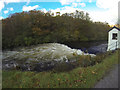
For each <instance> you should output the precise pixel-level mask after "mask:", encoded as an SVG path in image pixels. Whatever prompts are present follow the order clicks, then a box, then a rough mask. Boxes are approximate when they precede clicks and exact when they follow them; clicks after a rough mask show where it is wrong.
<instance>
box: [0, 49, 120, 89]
mask: <svg viewBox="0 0 120 90" xmlns="http://www.w3.org/2000/svg"><path fill="white" fill-rule="evenodd" d="M118 55H119V54H118V51H116V52H115V53H113V54H111V55H108V57H107V58H105V59H104V60H103V61H102V62H101V63H98V64H96V65H94V66H89V67H78V68H75V69H73V70H71V71H69V72H53V71H49V72H39V73H37V72H29V71H25V72H21V71H16V70H15V71H3V72H2V86H3V88H92V87H94V85H95V84H96V82H98V81H99V80H100V79H101V78H102V77H103V76H104V75H105V74H106V72H108V71H109V70H110V68H112V67H113V66H114V65H115V64H118Z"/></svg>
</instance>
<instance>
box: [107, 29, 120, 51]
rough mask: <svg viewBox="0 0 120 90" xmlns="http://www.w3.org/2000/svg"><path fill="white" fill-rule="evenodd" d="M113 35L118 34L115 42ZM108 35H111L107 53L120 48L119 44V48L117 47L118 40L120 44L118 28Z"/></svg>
mask: <svg viewBox="0 0 120 90" xmlns="http://www.w3.org/2000/svg"><path fill="white" fill-rule="evenodd" d="M118 32H119V33H118ZM113 33H118V37H117V40H113V39H112V36H113ZM108 34H109V35H108V49H107V51H109V50H115V49H116V48H118V47H119V48H120V45H119V46H118V43H117V47H116V42H118V40H119V42H120V31H119V30H117V29H116V28H113V29H112V30H111V31H109V33H108Z"/></svg>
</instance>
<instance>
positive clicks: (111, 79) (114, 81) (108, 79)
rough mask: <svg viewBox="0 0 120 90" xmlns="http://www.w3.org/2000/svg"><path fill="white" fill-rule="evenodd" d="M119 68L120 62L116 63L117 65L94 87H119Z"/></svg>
mask: <svg viewBox="0 0 120 90" xmlns="http://www.w3.org/2000/svg"><path fill="white" fill-rule="evenodd" d="M118 69H119V70H120V64H119V65H115V67H114V68H113V69H112V70H111V71H110V72H109V73H108V74H107V75H106V76H105V77H104V78H103V79H101V80H100V81H99V82H98V83H97V84H96V85H95V87H94V88H118V87H119V86H118ZM119 88H120V87H119Z"/></svg>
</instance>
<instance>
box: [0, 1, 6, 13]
mask: <svg viewBox="0 0 120 90" xmlns="http://www.w3.org/2000/svg"><path fill="white" fill-rule="evenodd" d="M4 6H5V5H4V2H3V1H0V12H1V10H2V9H3V8H4Z"/></svg>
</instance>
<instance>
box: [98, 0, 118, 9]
mask: <svg viewBox="0 0 120 90" xmlns="http://www.w3.org/2000/svg"><path fill="white" fill-rule="evenodd" d="M118 1H120V0H97V2H96V5H97V6H98V7H99V8H104V9H107V8H113V7H117V6H118Z"/></svg>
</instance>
